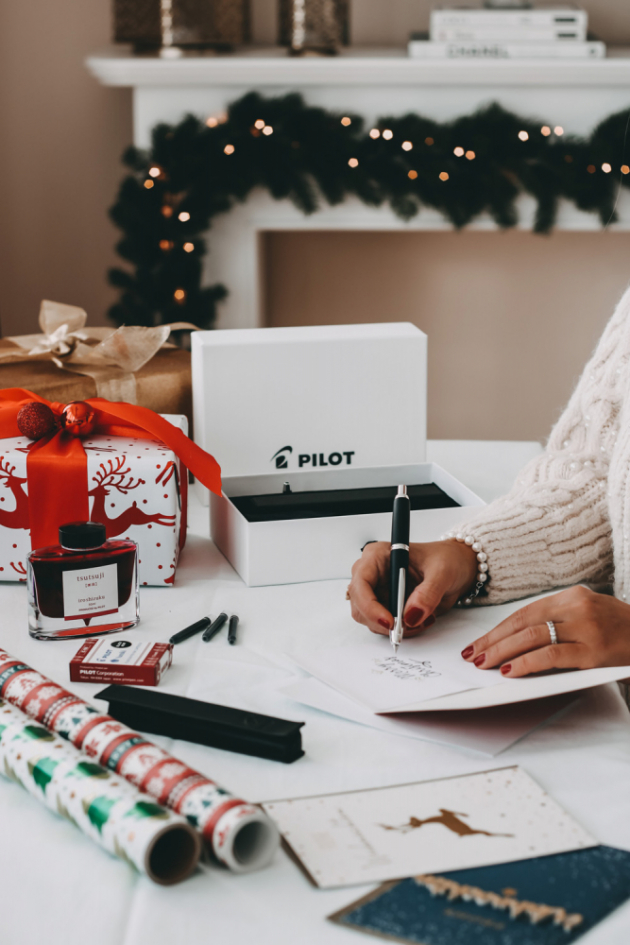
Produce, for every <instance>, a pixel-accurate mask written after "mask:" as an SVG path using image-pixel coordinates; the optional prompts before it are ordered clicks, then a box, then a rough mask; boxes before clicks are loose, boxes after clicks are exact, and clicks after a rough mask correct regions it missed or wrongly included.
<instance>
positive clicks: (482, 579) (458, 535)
mask: <svg viewBox="0 0 630 945" xmlns="http://www.w3.org/2000/svg"><path fill="white" fill-rule="evenodd" d="M449 538H454V539H455V541H461V542H463V543H464V544H465V545H468V547H469V548H472V550H473V551H474V552H475V553H476V555H477V566H478V569H479V570H478V572H477V578H476V581H475V585H474V587H473V589H472V590H471V591H470V593H469V594H468V595H467V596H466V597H462V598H460V600H458V601H457V604H456V606H458V607H470V605H471V604H472V602H473V601H474V599H475V597H478V596H479V594H480V593H481V591H482V590H483V589H484V587H485V585H486V582H487V581H488V580H489V578H490V575H489V574H488V564H487V562H488V555H487V554H486V553H485V551H484V550H483V547H482V545H481V542H480V541H477V540H476V539H475V538H473V536H472V535H464V533H463V532H454V531H452V532H447V533H446V535H442V536H441V539H440V540H441V541H447V540H448V539H449Z"/></svg>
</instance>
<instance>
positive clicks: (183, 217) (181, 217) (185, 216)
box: [177, 210, 190, 223]
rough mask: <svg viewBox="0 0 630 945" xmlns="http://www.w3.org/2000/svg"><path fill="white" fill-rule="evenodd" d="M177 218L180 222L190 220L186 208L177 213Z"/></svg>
mask: <svg viewBox="0 0 630 945" xmlns="http://www.w3.org/2000/svg"><path fill="white" fill-rule="evenodd" d="M177 219H178V220H181V222H182V223H186V221H187V220H190V214H189V212H188V210H182V212H181V213H178V214H177Z"/></svg>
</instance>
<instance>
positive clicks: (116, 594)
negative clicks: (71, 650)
mask: <svg viewBox="0 0 630 945" xmlns="http://www.w3.org/2000/svg"><path fill="white" fill-rule="evenodd" d="M27 563H28V605H29V616H28V627H29V633H30V634H31V636H32V637H35V639H36V640H67V639H72V638H73V637H93V636H100V635H101V634H105V633H115V632H116V631H117V630H126V629H128V628H129V627H135V625H136V624H137V623H138V621H139V619H140V616H139V608H138V546H137V544H136V543H135V541H131V540H130V539H128V538H125V539H120V540H114V541H107V540H106V535H105V526H104V525H102V524H101V523H100V522H70V523H69V524H68V525H62V526H61V528H60V529H59V544H58V545H51V546H49V547H48V548H39V549H37V550H36V551H32V552H31V553H30V554H29V555H28V556H27Z"/></svg>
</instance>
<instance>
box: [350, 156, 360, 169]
mask: <svg viewBox="0 0 630 945" xmlns="http://www.w3.org/2000/svg"><path fill="white" fill-rule="evenodd" d="M348 166H349V167H358V166H359V162H358V161H357V159H356V158H350V160H349V161H348Z"/></svg>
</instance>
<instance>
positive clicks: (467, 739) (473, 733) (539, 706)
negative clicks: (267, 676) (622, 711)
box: [278, 676, 579, 757]
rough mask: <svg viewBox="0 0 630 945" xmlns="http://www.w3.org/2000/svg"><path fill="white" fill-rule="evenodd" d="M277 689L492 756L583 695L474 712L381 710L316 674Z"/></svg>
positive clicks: (342, 713) (347, 715)
mask: <svg viewBox="0 0 630 945" xmlns="http://www.w3.org/2000/svg"><path fill="white" fill-rule="evenodd" d="M278 691H279V692H281V693H282V694H283V695H285V696H289V698H290V699H295V700H296V702H300V703H302V705H308V706H311V707H312V708H314V709H319V710H320V711H322V712H328V713H329V714H330V715H336V716H338V717H339V718H342V719H349V720H350V721H351V722H357V723H359V724H360V725H367V726H369V727H370V728H375V729H378V730H379V731H381V732H386V733H387V734H390V735H403V736H405V737H407V738H417V739H419V740H421V741H428V742H436V743H438V744H442V745H448V746H450V747H453V748H462V749H464V750H466V751H471V752H478V753H481V754H483V755H486V756H490V757H492V756H494V755H498V754H499V753H500V752H502V751H505V750H506V749H507V748H509V747H510V745H513V744H514V743H515V742H517V741H518V740H519V739H521V738H524V737H525V736H526V735H529V733H530V732H532V731H534V729H536V728H538V727H539V726H540V725H542V724H543V723H545V722H547V721H549V720H550V719H551V718H553V717H554V716H556V715H557V714H558V713H560V712H562V711H564V710H565V709H566V708H568V707H569V706H570V705H572V704H573V703H574V702H575V701H576V699H578V698H579V696H578V695H577V694H576V693H568V694H564V695H559V696H551V697H549V698H548V699H536V700H534V701H533V702H525V703H517V704H516V705H513V706H499V707H492V708H490V709H477V710H475V711H474V712H470V711H468V710H462V711H460V712H423V713H421V714H420V713H401V714H399V715H376V714H375V713H374V712H372V711H371V710H370V709H364V708H363V707H362V706H360V705H357V703H356V702H353V701H352V699H348V698H347V696H344V695H342V693H340V692H337V691H336V690H335V689H332V688H331V687H330V686H327V685H326V684H325V683H323V682H321V681H320V680H319V679H315V677H314V676H306V677H302V678H300V679H298V680H296V681H295V682H293V683H290V684H289V685H283V686H282V687H280V688H279V690H278Z"/></svg>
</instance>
